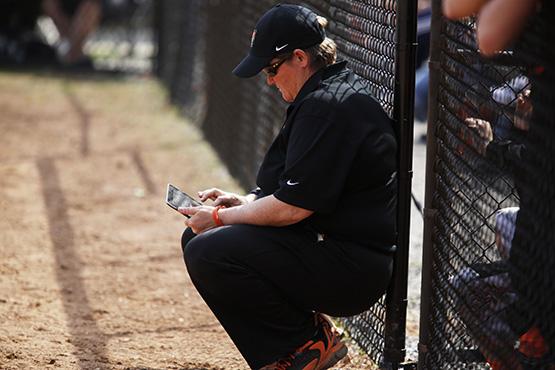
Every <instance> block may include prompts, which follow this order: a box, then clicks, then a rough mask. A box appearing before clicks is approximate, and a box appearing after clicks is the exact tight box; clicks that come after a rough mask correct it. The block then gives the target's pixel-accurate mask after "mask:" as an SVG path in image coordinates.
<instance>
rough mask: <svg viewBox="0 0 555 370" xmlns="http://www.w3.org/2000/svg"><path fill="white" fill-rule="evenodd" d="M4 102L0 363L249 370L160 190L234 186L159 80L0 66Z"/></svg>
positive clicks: (354, 356) (355, 357) (0, 107)
mask: <svg viewBox="0 0 555 370" xmlns="http://www.w3.org/2000/svg"><path fill="white" fill-rule="evenodd" d="M0 112H1V114H0V210H1V211H0V252H1V259H0V368H1V369H33V368H34V369H49V368H61V369H191V370H192V369H196V370H201V369H246V368H247V366H246V364H245V362H244V361H243V360H242V358H241V356H240V355H239V353H238V352H237V350H236V349H235V348H234V346H233V345H232V343H231V341H230V340H229V338H228V337H227V335H226V334H225V332H224V331H223V329H222V328H221V327H220V326H219V324H218V322H217V321H216V319H215V318H214V316H213V315H212V314H211V313H210V311H209V310H208V308H207V306H206V305H205V304H204V302H203V301H202V300H201V298H200V296H199V295H198V294H197V293H196V291H195V289H194V287H193V286H192V284H191V282H190V281H189V279H188V277H187V274H186V271H185V268H184V264H183V261H182V257H181V250H180V246H179V238H180V234H181V231H182V229H183V223H182V221H183V218H182V216H181V215H179V214H177V213H176V212H175V211H172V210H171V209H170V208H169V207H167V206H166V205H165V204H164V199H163V198H164V193H165V188H166V184H167V183H168V182H171V183H174V184H176V185H178V186H180V187H182V188H183V189H184V190H186V191H189V192H194V191H196V190H198V189H202V188H204V187H207V186H213V185H214V186H219V187H223V188H226V189H230V190H239V189H238V186H237V184H236V183H234V182H233V180H232V179H231V178H230V176H229V175H228V173H227V172H226V171H225V169H224V168H223V167H222V165H221V163H220V162H219V160H218V158H217V157H216V156H215V154H214V152H213V151H212V150H211V148H210V147H209V146H208V145H207V144H206V142H204V141H203V140H202V136H201V135H200V133H199V131H198V130H197V128H196V127H195V126H193V125H192V124H190V123H188V122H186V121H185V120H184V119H183V118H181V117H180V116H179V114H177V112H176V111H175V110H174V109H172V108H170V107H169V106H168V104H167V103H166V97H165V95H164V93H163V90H162V89H161V88H160V87H159V86H158V85H157V83H156V82H155V81H154V80H151V79H149V78H133V79H129V78H128V79H122V78H120V79H113V78H112V79H106V78H98V77H97V78H94V79H93V78H83V77H81V78H79V77H75V76H74V77H71V78H70V77H67V76H66V77H64V76H59V75H58V76H53V75H48V74H44V73H43V74H33V73H11V72H0ZM349 346H350V353H351V355H350V357H349V358H348V359H345V360H344V361H342V363H341V364H340V366H339V367H338V368H341V369H368V368H371V365H370V362H369V361H368V360H367V359H366V357H365V356H363V355H360V353H359V352H358V351H357V349H356V348H355V347H354V346H353V345H352V344H349Z"/></svg>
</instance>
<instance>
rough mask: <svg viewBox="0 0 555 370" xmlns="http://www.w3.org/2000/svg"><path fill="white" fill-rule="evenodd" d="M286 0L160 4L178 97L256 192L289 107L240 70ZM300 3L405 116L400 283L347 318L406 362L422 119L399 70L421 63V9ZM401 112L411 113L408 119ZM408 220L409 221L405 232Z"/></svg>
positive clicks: (355, 1)
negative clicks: (415, 134) (415, 167)
mask: <svg viewBox="0 0 555 370" xmlns="http://www.w3.org/2000/svg"><path fill="white" fill-rule="evenodd" d="M276 3H277V1H273V0H249V1H237V0H229V1H218V0H212V1H198V0H197V1H195V0H191V1H186V2H182V1H176V0H165V1H160V2H158V4H159V5H158V9H157V10H158V16H157V19H158V25H159V27H158V29H159V43H158V44H159V53H158V65H157V71H158V74H159V76H160V77H161V79H162V81H163V82H164V84H165V85H166V86H167V87H168V89H169V91H170V94H171V99H172V101H173V102H174V103H176V104H177V105H178V106H179V107H181V108H182V109H183V111H184V112H185V114H187V115H189V116H190V117H191V118H193V120H194V122H196V123H197V124H198V125H199V126H200V127H201V129H202V131H203V132H204V134H205V137H206V138H207V139H208V140H209V141H210V142H212V143H213V145H214V148H215V149H216V151H217V152H218V153H219V155H220V157H221V158H222V159H223V160H224V161H225V163H226V165H227V166H228V168H229V170H230V172H231V173H232V174H233V175H234V176H235V177H236V178H238V179H239V180H240V182H241V183H242V184H243V185H244V186H245V188H247V189H248V188H252V187H253V186H254V184H255V176H256V172H257V169H258V166H259V164H260V163H261V161H262V158H263V156H264V153H265V152H266V149H267V148H268V146H269V145H270V143H271V142H272V140H273V138H274V137H275V136H276V134H277V132H278V131H279V129H280V128H281V125H282V124H283V119H284V118H285V108H286V105H285V103H284V102H283V100H282V99H281V97H280V96H279V94H278V92H277V91H276V90H275V89H272V88H271V87H270V86H268V85H267V84H266V81H265V79H264V77H263V76H258V77H255V78H252V79H249V80H241V79H238V78H235V77H234V76H232V75H231V70H232V69H233V68H234V67H235V65H236V64H237V63H238V62H239V61H240V60H241V59H242V57H243V56H244V53H245V52H246V51H247V50H248V48H249V42H250V37H251V33H252V30H253V27H254V25H255V23H256V21H257V19H258V18H259V17H260V16H261V15H262V14H263V13H264V12H265V11H267V10H268V9H269V8H270V7H271V6H273V5H274V4H276ZM296 3H299V4H302V5H305V6H307V7H310V8H312V9H313V10H315V11H316V13H318V14H320V15H322V16H324V17H326V18H328V20H329V25H328V27H327V29H326V32H327V34H328V36H329V37H331V38H332V39H334V41H336V43H337V46H338V57H339V59H345V60H347V61H348V62H349V67H350V68H351V69H353V70H354V71H355V72H357V73H358V74H359V75H361V76H362V77H364V78H366V79H367V80H368V81H369V82H370V85H371V88H372V92H373V94H374V96H375V97H376V99H377V100H378V101H379V102H380V103H381V104H382V106H383V107H384V109H385V110H386V112H387V113H388V114H389V115H390V117H392V118H393V119H394V120H395V121H396V122H397V123H398V126H397V129H398V130H397V131H398V132H399V137H400V138H401V140H400V141H401V147H403V148H404V149H402V152H403V153H401V155H400V157H403V158H404V161H403V160H402V161H401V162H402V163H403V164H401V165H400V179H401V185H400V187H401V193H403V194H404V197H403V196H402V197H401V198H402V199H400V202H399V203H400V206H399V209H400V211H399V214H400V225H399V229H400V235H404V236H406V240H400V242H399V243H398V245H399V247H400V248H399V249H400V251H399V252H398V255H397V261H396V272H395V280H396V282H395V283H394V284H392V287H391V289H390V291H389V293H388V295H387V299H386V297H385V296H384V297H383V298H382V299H381V300H380V301H379V302H378V303H377V304H376V305H375V306H374V307H373V308H372V309H371V310H370V311H368V312H366V313H364V314H362V315H359V316H357V317H353V318H349V319H347V320H345V321H344V323H345V326H346V328H347V330H348V331H349V333H350V335H351V336H352V337H353V338H355V340H357V341H358V342H359V343H360V344H361V346H362V347H363V348H364V349H365V350H366V351H367V352H368V353H370V354H371V357H372V358H373V359H375V361H376V362H378V363H384V364H386V363H391V364H398V363H400V362H402V361H403V360H404V354H405V352H404V336H405V333H404V330H405V314H406V270H407V261H406V259H407V255H408V251H407V247H408V220H409V209H410V208H409V206H410V204H409V202H410V177H409V176H408V172H409V171H410V165H411V163H412V160H411V157H410V156H411V153H412V152H411V148H412V125H410V126H409V127H403V126H402V125H401V124H399V122H401V121H403V122H412V116H410V117H409V115H412V111H411V110H410V106H411V102H410V100H411V94H410V86H411V84H412V82H411V81H412V80H411V79H410V78H411V76H410V72H409V73H408V74H407V73H406V72H405V77H404V78H405V84H404V87H407V86H408V87H409V94H408V98H407V99H405V100H404V101H403V99H401V98H400V97H401V96H403V97H407V94H402V93H401V92H400V88H401V83H400V82H399V81H400V80H399V78H400V73H396V71H400V70H403V71H410V70H411V67H410V66H409V64H410V60H411V56H414V54H413V53H414V45H413V44H414V40H412V41H411V40H409V39H410V37H412V38H414V37H415V27H416V23H415V19H416V18H415V14H413V15H414V16H406V15H405V19H406V20H407V21H406V22H404V23H403V25H402V27H399V26H400V25H399V24H398V23H397V18H398V15H399V14H400V12H401V13H402V12H404V13H408V12H410V11H412V12H415V11H416V4H408V3H404V2H401V3H399V4H402V5H401V6H400V8H398V5H399V4H398V2H397V1H395V0H373V1H360V0H328V1H316V0H308V1H304V2H301V1H296ZM411 32H412V33H411ZM401 35H405V36H404V38H403V37H401ZM401 39H404V40H406V42H407V45H408V46H407V47H404V48H402V51H403V53H400V50H401V48H400V47H399V44H400V40H401ZM399 55H402V57H401V58H400V57H399ZM412 59H414V58H412ZM412 69H414V67H412ZM413 73H414V71H412V74H413ZM412 78H413V77H412ZM401 116H404V117H405V119H403V120H401V119H400V117H401ZM403 130H404V133H403ZM407 140H408V142H405V141H407ZM407 155H408V157H407ZM403 181H404V182H403ZM407 191H408V192H407ZM402 224H406V225H405V226H404V229H403V225H402ZM401 230H402V231H401ZM386 301H387V304H386ZM384 350H385V352H384ZM384 353H385V355H384Z"/></svg>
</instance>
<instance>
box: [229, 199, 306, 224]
mask: <svg viewBox="0 0 555 370" xmlns="http://www.w3.org/2000/svg"><path fill="white" fill-rule="evenodd" d="M312 213H313V211H310V210H307V209H304V208H300V207H296V206H293V205H290V204H287V203H285V202H282V201H281V200H279V199H277V198H276V197H274V196H273V195H270V196H267V197H264V198H261V199H258V200H256V201H252V202H250V203H248V204H245V205H242V206H238V207H231V208H224V209H220V211H219V212H218V215H219V217H220V220H221V221H222V222H223V223H224V225H231V224H250V225H266V226H287V225H292V224H295V223H297V222H299V221H301V220H303V219H305V218H307V217H308V216H310V215H311V214H312Z"/></svg>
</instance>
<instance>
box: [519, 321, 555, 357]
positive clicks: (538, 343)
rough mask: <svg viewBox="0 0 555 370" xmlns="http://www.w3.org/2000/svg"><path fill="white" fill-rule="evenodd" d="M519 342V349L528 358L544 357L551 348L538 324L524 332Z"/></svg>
mask: <svg viewBox="0 0 555 370" xmlns="http://www.w3.org/2000/svg"><path fill="white" fill-rule="evenodd" d="M519 342H520V344H519V346H518V351H519V352H520V353H522V354H523V355H524V356H526V357H528V358H540V357H543V356H544V355H545V354H546V353H547V351H548V350H549V348H548V347H547V344H546V343H545V340H544V339H543V336H542V334H541V333H540V329H538V327H536V326H533V327H532V328H530V330H528V331H527V332H526V333H524V334H522V335H521V336H520V339H519Z"/></svg>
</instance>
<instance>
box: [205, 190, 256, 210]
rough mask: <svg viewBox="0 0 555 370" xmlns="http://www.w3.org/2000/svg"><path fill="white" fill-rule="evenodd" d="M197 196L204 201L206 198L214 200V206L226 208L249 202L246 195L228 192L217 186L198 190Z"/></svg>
mask: <svg viewBox="0 0 555 370" xmlns="http://www.w3.org/2000/svg"><path fill="white" fill-rule="evenodd" d="M198 196H199V198H200V201H201V202H205V201H206V200H207V199H211V200H213V201H214V205H215V206H225V207H227V208H229V207H236V206H240V205H243V204H247V203H250V201H249V198H248V197H247V196H242V195H238V194H235V193H229V192H227V191H223V190H220V189H218V188H212V189H206V190H203V191H199V192H198Z"/></svg>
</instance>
